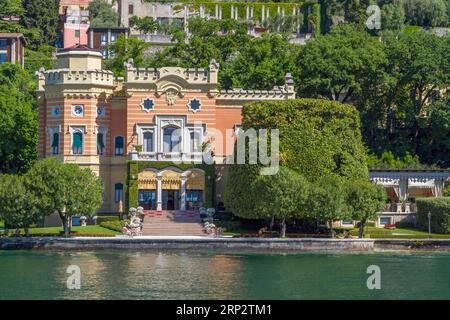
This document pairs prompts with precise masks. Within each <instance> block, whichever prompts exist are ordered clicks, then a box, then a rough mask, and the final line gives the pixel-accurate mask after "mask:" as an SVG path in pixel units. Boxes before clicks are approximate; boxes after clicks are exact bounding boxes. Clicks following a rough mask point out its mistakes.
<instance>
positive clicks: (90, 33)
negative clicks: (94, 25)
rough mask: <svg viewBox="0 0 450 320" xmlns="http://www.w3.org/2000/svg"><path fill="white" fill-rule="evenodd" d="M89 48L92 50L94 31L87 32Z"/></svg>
mask: <svg viewBox="0 0 450 320" xmlns="http://www.w3.org/2000/svg"><path fill="white" fill-rule="evenodd" d="M89 48H91V49H92V48H94V30H92V29H90V30H89Z"/></svg>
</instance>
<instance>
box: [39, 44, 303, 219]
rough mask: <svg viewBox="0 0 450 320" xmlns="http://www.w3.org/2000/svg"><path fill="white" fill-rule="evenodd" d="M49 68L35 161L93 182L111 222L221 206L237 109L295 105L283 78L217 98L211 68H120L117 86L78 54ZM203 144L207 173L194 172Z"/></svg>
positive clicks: (95, 57) (90, 58) (93, 56)
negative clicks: (139, 209) (133, 210)
mask: <svg viewBox="0 0 450 320" xmlns="http://www.w3.org/2000/svg"><path fill="white" fill-rule="evenodd" d="M57 59H58V66H57V69H55V70H47V71H46V70H43V69H41V70H40V71H39V73H38V83H39V85H38V96H39V122H40V129H39V156H40V157H41V158H44V157H58V158H60V159H61V160H62V161H64V162H66V163H76V164H79V165H80V166H83V167H86V168H90V169H92V170H93V171H94V172H95V173H96V174H98V175H99V176H100V177H101V178H102V181H103V186H104V204H103V207H102V208H101V211H102V212H117V211H118V208H119V203H120V202H121V201H123V202H124V203H125V204H126V206H132V207H134V206H137V205H141V206H143V207H144V209H146V210H157V211H160V210H181V211H183V210H189V209H193V208H195V207H198V206H202V205H204V206H213V205H214V204H218V203H220V202H223V189H224V185H225V180H226V169H224V167H225V166H223V163H225V162H226V161H227V157H229V156H230V155H232V153H233V143H234V141H231V144H230V143H229V142H228V140H227V139H225V137H227V135H228V136H230V135H231V136H232V135H233V133H235V132H236V130H238V129H239V126H240V124H241V109H242V106H243V104H244V103H246V102H249V101H257V100H283V99H293V98H295V92H294V84H293V80H292V77H291V76H290V75H289V74H288V75H286V78H285V84H284V85H283V86H277V87H274V88H273V90H269V91H259V90H242V89H234V90H228V91H222V90H219V89H218V73H219V65H218V64H217V63H216V62H215V61H211V63H210V65H209V67H208V68H207V69H184V68H177V67H166V68H160V69H153V68H150V69H142V68H136V67H135V66H134V64H133V61H129V62H128V63H127V65H126V66H125V68H126V76H125V77H124V78H116V77H115V76H114V74H113V73H112V72H111V71H108V70H103V69H102V53H101V52H100V51H98V50H94V49H90V48H88V47H87V46H82V45H77V46H74V47H72V48H66V49H63V50H61V51H60V52H59V53H57ZM209 132H219V133H220V135H221V136H222V138H220V139H216V140H215V141H214V139H211V136H210V135H209ZM207 142H211V143H212V144H214V153H213V154H212V156H213V160H214V163H213V164H209V165H206V164H205V163H204V162H202V150H203V148H204V146H205V143H207ZM180 161H183V163H181V164H179V162H180ZM177 163H178V164H177ZM126 206H125V207H126Z"/></svg>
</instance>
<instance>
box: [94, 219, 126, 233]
mask: <svg viewBox="0 0 450 320" xmlns="http://www.w3.org/2000/svg"><path fill="white" fill-rule="evenodd" d="M126 223H127V221H105V222H102V223H100V227H103V228H106V229H109V230H112V231H117V232H122V229H123V227H125V224H126Z"/></svg>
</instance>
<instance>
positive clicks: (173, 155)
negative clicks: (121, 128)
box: [131, 151, 203, 162]
mask: <svg viewBox="0 0 450 320" xmlns="http://www.w3.org/2000/svg"><path fill="white" fill-rule="evenodd" d="M131 159H132V160H137V161H183V162H202V160H203V153H202V152H170V153H167V152H133V151H132V152H131Z"/></svg>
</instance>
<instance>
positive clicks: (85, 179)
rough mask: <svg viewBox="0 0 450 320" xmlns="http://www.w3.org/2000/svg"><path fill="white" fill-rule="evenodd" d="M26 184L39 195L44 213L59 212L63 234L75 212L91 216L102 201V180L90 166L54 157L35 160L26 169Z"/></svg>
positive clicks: (40, 206)
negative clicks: (84, 166) (83, 166)
mask: <svg viewBox="0 0 450 320" xmlns="http://www.w3.org/2000/svg"><path fill="white" fill-rule="evenodd" d="M25 186H26V188H27V190H29V192H31V193H33V194H34V195H35V196H36V197H37V198H38V199H39V201H38V203H37V204H36V207H37V208H38V209H39V211H40V212H41V213H42V214H44V215H49V214H52V213H58V214H59V216H60V218H61V221H62V223H63V226H64V233H65V235H66V236H68V235H69V234H70V224H69V221H70V219H71V217H72V216H74V215H80V214H82V215H86V216H92V215H93V214H95V212H96V211H97V209H98V208H100V207H101V205H102V202H103V199H102V198H103V196H102V194H103V191H102V189H103V188H102V181H101V179H100V178H99V177H98V176H96V175H95V174H94V173H93V172H92V171H91V170H90V169H86V168H81V167H80V166H79V165H76V164H63V163H62V162H61V161H60V160H58V159H56V158H46V159H44V160H40V161H38V162H36V163H35V164H34V165H33V167H32V168H31V169H30V170H29V171H28V172H27V178H26V180H25Z"/></svg>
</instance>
